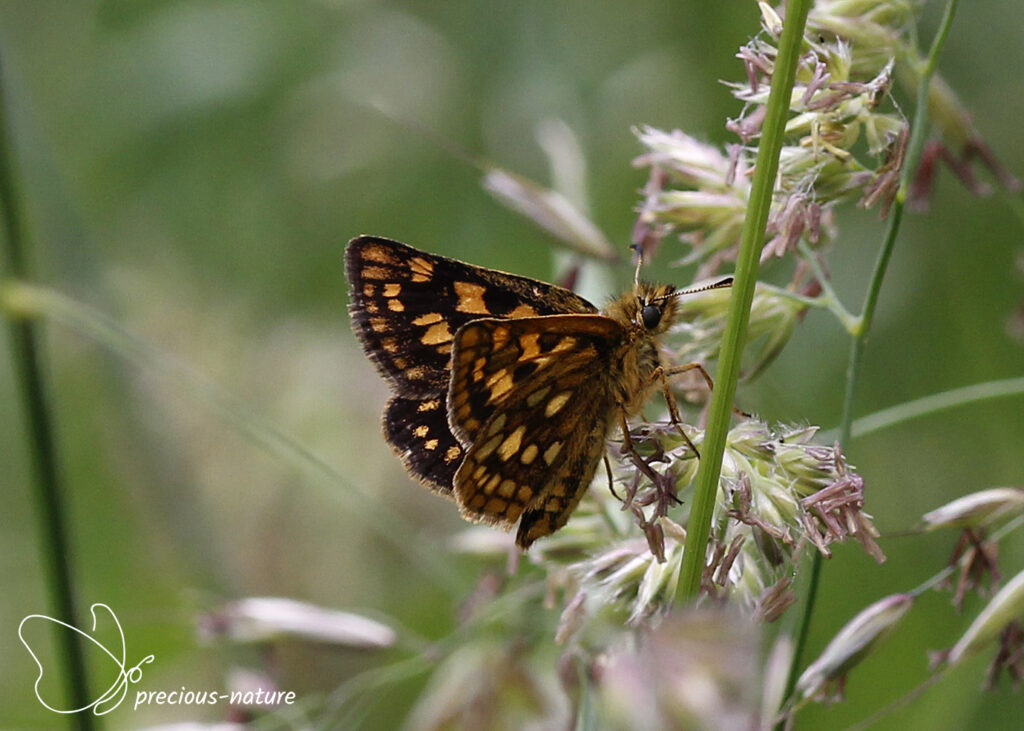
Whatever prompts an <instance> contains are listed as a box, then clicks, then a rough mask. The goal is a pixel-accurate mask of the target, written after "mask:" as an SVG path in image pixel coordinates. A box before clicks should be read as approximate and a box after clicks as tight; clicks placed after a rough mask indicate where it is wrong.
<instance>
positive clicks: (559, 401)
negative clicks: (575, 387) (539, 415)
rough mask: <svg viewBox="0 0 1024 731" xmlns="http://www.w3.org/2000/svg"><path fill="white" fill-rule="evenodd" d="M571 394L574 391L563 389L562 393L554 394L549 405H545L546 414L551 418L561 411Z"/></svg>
mask: <svg viewBox="0 0 1024 731" xmlns="http://www.w3.org/2000/svg"><path fill="white" fill-rule="evenodd" d="M570 396H572V391H562V392H561V393H557V394H555V395H554V396H552V397H551V400H550V401H548V403H547V405H546V406H545V407H544V416H546V417H548V418H549V419H550V418H551V417H552V416H554V415H555V414H557V413H558V412H559V411H561V410H562V407H563V406H565V404H566V402H567V401H568V400H569V397H570Z"/></svg>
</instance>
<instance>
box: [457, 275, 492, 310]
mask: <svg viewBox="0 0 1024 731" xmlns="http://www.w3.org/2000/svg"><path fill="white" fill-rule="evenodd" d="M452 287H453V288H454V289H455V296H456V297H458V300H459V301H458V302H457V303H456V305H455V309H456V310H458V311H459V312H466V313H470V314H474V315H490V314H491V311H490V310H489V309H487V304H486V303H485V302H484V292H485V291H486V290H487V288H486V287H483V286H481V285H479V284H471V283H469V282H459V281H456V282H454V283H453V284H452Z"/></svg>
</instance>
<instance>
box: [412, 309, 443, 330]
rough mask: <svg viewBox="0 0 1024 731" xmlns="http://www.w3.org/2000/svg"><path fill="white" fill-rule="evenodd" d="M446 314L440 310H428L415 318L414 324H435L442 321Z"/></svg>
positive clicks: (423, 325)
mask: <svg viewBox="0 0 1024 731" xmlns="http://www.w3.org/2000/svg"><path fill="white" fill-rule="evenodd" d="M443 319H444V316H443V315H442V314H441V313H440V312H428V313H427V314H425V315H420V316H419V317H416V318H413V321H412V324H413V325H419V326H421V327H425V326H427V325H433V324H434V323H435V322H441V321H442V320H443Z"/></svg>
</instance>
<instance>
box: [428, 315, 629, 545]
mask: <svg viewBox="0 0 1024 731" xmlns="http://www.w3.org/2000/svg"><path fill="white" fill-rule="evenodd" d="M621 334H622V331H621V327H620V326H619V325H618V323H616V322H615V321H613V320H610V319H609V318H606V317H603V316H599V315H593V316H580V315H575V316H569V317H565V316H552V317H538V318H529V319H525V320H508V321H500V320H479V321H477V322H474V323H471V324H469V325H466V326H465V327H463V328H462V329H461V330H460V331H459V333H458V335H457V337H456V341H455V356H454V358H453V373H452V381H451V388H450V390H449V395H448V411H449V419H450V421H451V426H452V428H453V431H454V432H455V433H456V434H458V435H459V436H460V438H462V441H463V442H464V443H465V444H467V445H468V444H472V447H471V448H469V450H468V452H467V454H466V457H465V460H464V461H463V463H462V465H461V466H460V468H459V470H458V472H457V473H456V475H455V495H456V499H457V500H458V502H459V504H460V506H461V508H462V512H463V514H464V515H465V516H466V517H467V518H470V519H472V520H475V521H480V522H485V523H493V524H500V525H504V526H506V527H509V526H511V525H512V524H514V523H515V521H516V520H518V519H519V518H520V516H523V515H524V514H525V516H529V517H530V520H529V521H528V523H524V525H523V526H522V527H521V528H520V534H519V537H518V539H517V540H518V542H519V543H520V545H521V546H523V547H525V546H527V545H529V543H530V542H532V541H533V540H534V539H535V538H537V537H539V536H540V535H547V534H548V533H550V532H553V531H554V530H555V529H556V528H557V527H559V526H561V525H562V524H564V522H565V520H567V519H568V514H569V512H571V510H572V509H573V508H574V507H575V506H576V503H577V502H578V501H579V497H580V496H581V495H582V494H583V491H584V490H585V489H586V487H587V486H588V485H589V483H590V478H591V477H592V476H593V472H594V469H593V468H594V466H595V465H596V463H597V461H598V460H599V458H600V453H601V450H603V448H604V439H605V436H606V434H607V431H608V424H607V419H608V414H609V413H610V411H611V402H610V398H611V395H610V393H609V391H608V388H607V380H606V379H603V378H600V377H595V374H600V373H602V372H606V371H607V368H608V365H609V362H608V361H609V357H610V355H611V352H612V349H613V347H614V344H615V343H616V342H617V339H619V338H621ZM525 520H526V518H525V517H524V521H525ZM548 527H550V529H547V528H548Z"/></svg>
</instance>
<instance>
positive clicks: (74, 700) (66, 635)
mask: <svg viewBox="0 0 1024 731" xmlns="http://www.w3.org/2000/svg"><path fill="white" fill-rule="evenodd" d="M2 78H3V77H2V68H0V82H2ZM0 219H2V221H0V226H2V227H3V234H4V235H3V239H4V240H3V265H4V270H3V275H4V276H5V277H13V278H19V279H21V278H25V277H26V276H27V273H28V264H27V261H26V256H25V249H24V243H23V239H22V231H23V227H22V222H21V213H20V210H19V208H18V198H17V185H16V183H15V174H14V154H13V146H12V144H11V139H10V130H9V122H8V119H7V110H6V98H5V94H4V89H3V88H2V87H0ZM5 319H6V320H7V330H8V336H9V337H10V343H11V358H12V361H13V369H14V379H15V390H16V391H17V393H18V395H19V397H20V399H21V408H22V414H23V417H24V419H25V431H26V436H27V437H28V449H29V457H30V461H31V468H32V484H33V491H34V493H35V495H34V496H35V501H36V504H37V510H38V518H39V533H40V539H41V549H42V553H43V566H44V567H45V570H46V580H47V585H48V589H49V594H50V606H51V611H52V613H53V616H54V618H56V619H60V620H63V621H64V622H67V623H68V624H70V625H73V626H75V627H78V626H79V623H78V621H77V612H76V610H75V591H74V581H73V576H74V571H73V570H72V566H71V561H70V556H71V548H70V541H69V540H68V530H67V519H66V517H65V506H64V500H63V495H62V492H63V491H62V488H61V484H60V476H59V470H58V467H57V462H58V459H57V445H56V443H55V441H54V435H53V420H52V417H51V411H50V405H49V403H48V399H47V393H46V387H45V383H44V378H43V373H42V365H41V363H40V359H39V347H38V333H37V332H36V329H35V326H34V324H33V322H32V321H31V320H25V319H21V318H14V317H10V316H9V315H8V316H7V317H5ZM56 647H57V650H58V654H59V656H60V658H59V661H60V662H61V663H62V665H63V669H64V672H63V679H64V684H65V689H66V693H67V696H68V704H69V705H68V707H69V708H85V707H87V706H89V705H90V704H91V703H92V702H93V700H95V699H93V698H90V697H89V686H88V682H87V676H86V671H85V660H84V654H83V652H82V641H81V639H80V638H79V635H78V634H77V633H75V632H58V633H57V637H56ZM93 718H94V717H93V715H92V714H91V713H90V712H88V711H86V712H82V713H75V714H71V715H69V716H68V719H69V721H70V722H71V723H72V725H73V727H77V728H79V729H91V728H93Z"/></svg>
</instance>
